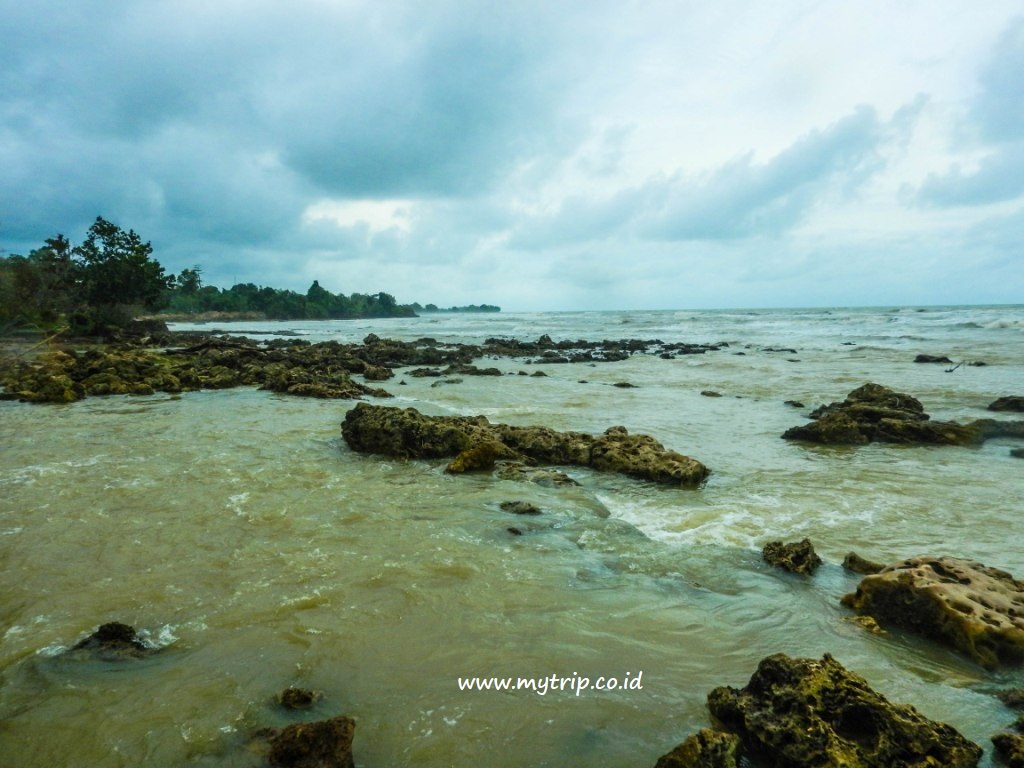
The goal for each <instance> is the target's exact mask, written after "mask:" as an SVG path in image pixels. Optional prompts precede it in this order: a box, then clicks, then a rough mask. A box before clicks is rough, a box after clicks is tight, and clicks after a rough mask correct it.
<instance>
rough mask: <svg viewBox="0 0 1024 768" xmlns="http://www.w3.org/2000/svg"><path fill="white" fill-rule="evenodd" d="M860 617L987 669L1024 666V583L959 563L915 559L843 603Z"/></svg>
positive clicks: (870, 580)
mask: <svg viewBox="0 0 1024 768" xmlns="http://www.w3.org/2000/svg"><path fill="white" fill-rule="evenodd" d="M842 603H843V605H845V606H847V607H848V608H852V609H853V610H854V611H856V612H857V613H858V614H861V615H867V616H872V617H874V618H875V619H876V620H877V621H878V622H879V623H880V624H882V625H883V626H885V625H889V626H898V627H902V628H904V629H907V630H909V631H911V632H914V633H916V634H918V635H921V636H923V637H926V638H929V639H931V640H935V641H937V642H940V643H943V644H945V645H948V646H951V647H953V648H955V649H956V650H958V651H960V652H961V653H963V654H965V655H966V656H968V657H969V658H971V659H974V660H975V661H977V662H978V663H979V664H982V665H983V666H985V667H989V668H992V667H996V666H999V665H1000V664H1007V663H1018V662H1020V661H1024V583H1022V582H1019V581H1017V580H1015V579H1014V578H1013V576H1011V575H1010V574H1009V573H1007V572H1006V571H1001V570H999V569H997V568H990V567H988V566H985V565H982V564H981V563H977V562H973V561H970V560H962V559H959V558H954V557H927V556H924V557H914V558H910V559H909V560H903V561H901V562H898V563H895V564H893V565H890V566H888V567H886V568H884V569H883V570H881V571H880V572H879V573H877V574H874V575H871V576H865V577H864V578H863V579H862V580H861V582H860V585H859V586H858V587H857V591H856V592H854V593H852V594H849V595H846V596H845V597H843V599H842Z"/></svg>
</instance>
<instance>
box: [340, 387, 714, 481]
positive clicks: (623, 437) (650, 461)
mask: <svg viewBox="0 0 1024 768" xmlns="http://www.w3.org/2000/svg"><path fill="white" fill-rule="evenodd" d="M341 431H342V435H343V436H344V438H345V442H346V443H348V445H349V447H351V448H352V449H353V450H355V451H360V452H363V453H377V454H383V455H385V456H393V457H396V458H402V459H437V458H447V457H456V461H455V462H452V464H450V465H449V471H460V470H459V469H458V468H457V469H454V470H453V469H451V467H452V465H454V464H456V462H458V463H459V466H460V467H465V468H487V467H488V466H489V463H493V461H494V460H495V459H498V458H503V459H505V458H507V459H514V460H518V461H525V462H528V463H533V464H547V465H558V464H561V465H576V466H586V467H592V468H594V469H597V470H600V471H605V472H619V473H622V474H625V475H629V476H632V477H637V478H640V479H643V480H650V481H653V482H657V483H666V484H671V485H679V486H684V487H697V486H699V485H700V484H701V483H702V482H703V481H704V480H705V478H706V477H707V476H708V474H709V470H708V469H707V467H705V466H704V465H703V464H701V463H700V462H699V461H697V460H696V459H692V458H690V457H688V456H683V455H682V454H680V453H676V452H675V451H671V450H669V449H667V448H665V447H664V446H663V445H662V444H661V443H659V442H658V441H657V440H655V439H654V438H653V437H650V436H648V435H630V434H629V432H628V431H627V430H626V428H625V427H611V428H610V429H608V430H607V431H606V432H605V433H604V434H603V435H599V436H596V437H595V436H592V435H588V434H584V433H582V432H558V431H556V430H553V429H550V428H548V427H515V426H510V425H507V424H491V423H490V422H489V421H488V420H487V419H486V418H485V417H483V416H425V415H423V414H421V413H420V412H419V411H417V410H416V409H415V408H405V409H402V408H388V407H384V406H374V405H369V404H367V403H359V404H358V405H357V406H356V407H355V408H353V409H351V410H350V411H349V412H348V413H347V414H346V415H345V420H344V421H343V422H342V426H341ZM460 455H462V458H461V460H460ZM461 471H465V469H462V470H461Z"/></svg>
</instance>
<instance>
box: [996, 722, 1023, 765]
mask: <svg viewBox="0 0 1024 768" xmlns="http://www.w3.org/2000/svg"><path fill="white" fill-rule="evenodd" d="M992 744H993V746H995V748H996V754H997V755H999V759H1000V760H1001V761H1002V763H1003V765H1005V766H1006V767H1007V768H1024V736H1021V735H1020V734H1019V733H1012V732H1010V731H1000V732H999V733H997V734H996V735H995V736H993V737H992Z"/></svg>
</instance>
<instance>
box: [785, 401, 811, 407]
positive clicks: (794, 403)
mask: <svg viewBox="0 0 1024 768" xmlns="http://www.w3.org/2000/svg"><path fill="white" fill-rule="evenodd" d="M784 405H788V406H789V407H790V408H804V407H806V406H804V404H803V403H801V402H800V401H799V400H787V401H786V402H785V403H784Z"/></svg>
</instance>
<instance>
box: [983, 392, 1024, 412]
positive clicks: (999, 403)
mask: <svg viewBox="0 0 1024 768" xmlns="http://www.w3.org/2000/svg"><path fill="white" fill-rule="evenodd" d="M988 409H989V410H990V411H1015V412H1017V413H1024V397H1020V396H1017V395H1014V396H1011V397H1000V398H999V399H998V400H993V401H992V402H991V403H989V404H988Z"/></svg>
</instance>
